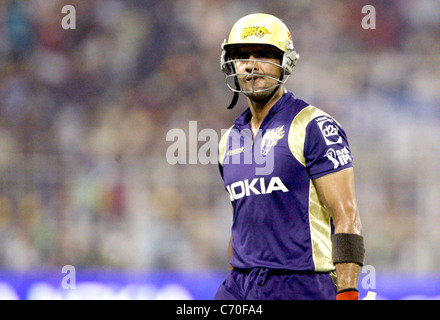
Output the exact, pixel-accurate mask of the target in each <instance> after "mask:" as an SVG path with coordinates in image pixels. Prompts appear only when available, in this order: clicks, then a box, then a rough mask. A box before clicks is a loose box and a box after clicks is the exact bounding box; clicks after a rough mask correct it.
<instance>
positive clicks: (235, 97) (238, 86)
mask: <svg viewBox="0 0 440 320" xmlns="http://www.w3.org/2000/svg"><path fill="white" fill-rule="evenodd" d="M283 78H284V72H283V73H281V76H280V79H279V80H280V81H281V82H282V79H283ZM234 84H235V89H237V90H240V85H239V83H238V79H237V77H236V76H235V77H234ZM281 84H282V83H280V84H279V85H277V86H276V87H275V88H274V89H273V90H272V92H271V93H270V94H269V95H268V96H267V97H264V98H261V99H260V100H253V99H251V98H249V99H250V100H252V101H262V100H266V101H269V100H270V99H272V97H273V96H274V95H275V93H276V92H277V91H278V89H279V88H280V86H281ZM238 98H239V93H238V91H235V92H234V96H233V97H232V101H231V103H230V104H229V106H228V108H227V109H229V110H231V109H233V108H234V107H235V105H236V104H237V102H238Z"/></svg>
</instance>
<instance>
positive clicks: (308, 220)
mask: <svg viewBox="0 0 440 320" xmlns="http://www.w3.org/2000/svg"><path fill="white" fill-rule="evenodd" d="M251 117H252V114H251V112H250V110H249V109H247V110H246V111H245V112H243V114H241V115H240V116H239V117H238V118H237V120H236V121H235V123H234V125H233V126H232V127H231V128H229V130H228V131H226V133H225V134H224V135H223V137H222V139H221V141H220V143H219V169H220V173H221V176H222V178H223V180H224V184H225V188H226V191H227V192H228V194H229V197H230V200H231V202H232V205H233V223H232V250H233V254H232V260H231V265H232V266H233V267H234V268H239V269H249V268H255V267H266V268H271V269H284V270H292V271H319V272H326V271H331V270H334V265H333V263H332V257H331V235H332V232H333V224H332V219H331V216H330V213H329V212H328V210H327V209H326V208H325V207H324V206H323V205H322V204H321V202H320V200H319V198H318V194H317V191H316V189H315V187H314V185H313V182H312V181H313V179H316V178H319V177H321V176H324V175H326V174H329V173H333V172H336V171H339V170H342V169H345V168H349V167H352V155H351V153H350V149H349V145H348V142H347V138H346V134H345V132H344V130H343V129H342V128H341V126H340V125H339V123H338V122H336V120H334V119H333V118H332V117H330V116H329V115H328V114H326V113H325V112H323V111H321V110H320V109H318V108H316V107H314V106H311V105H309V104H308V103H306V102H304V101H302V100H300V99H297V98H296V97H295V96H294V95H293V94H292V93H291V92H287V93H286V94H285V95H284V96H283V97H282V98H281V99H280V100H279V101H278V102H277V103H276V104H275V105H274V106H273V107H272V108H271V109H270V111H269V113H268V114H267V116H266V117H265V119H264V121H263V123H262V125H261V127H260V130H259V131H258V133H257V134H256V136H255V137H254V138H253V135H252V131H251V127H250V120H251Z"/></svg>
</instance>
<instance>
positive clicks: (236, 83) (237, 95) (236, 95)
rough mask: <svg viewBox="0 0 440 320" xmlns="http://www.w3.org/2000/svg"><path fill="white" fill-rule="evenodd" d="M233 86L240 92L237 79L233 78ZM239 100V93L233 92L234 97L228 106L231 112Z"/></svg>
mask: <svg viewBox="0 0 440 320" xmlns="http://www.w3.org/2000/svg"><path fill="white" fill-rule="evenodd" d="M234 84H235V88H236V89H237V90H240V85H239V84H238V80H237V77H235V78H234ZM238 98H239V93H238V92H237V91H235V92H234V96H233V97H232V101H231V103H230V104H229V106H228V109H229V110H231V109H233V108H234V107H235V105H236V104H237V101H238Z"/></svg>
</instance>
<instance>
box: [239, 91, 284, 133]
mask: <svg viewBox="0 0 440 320" xmlns="http://www.w3.org/2000/svg"><path fill="white" fill-rule="evenodd" d="M285 93H286V90H285V89H284V86H280V88H278V90H277V92H276V93H275V94H274V95H273V96H272V97H270V99H269V100H265V99H263V100H260V101H253V100H250V99H249V98H248V104H249V109H250V110H251V113H252V119H251V128H252V131H253V132H254V135H255V133H256V131H257V130H258V129H259V128H260V126H261V124H262V123H263V120H264V118H265V117H266V116H267V114H268V113H269V110H270V109H271V108H272V107H273V106H274V105H275V103H277V102H278V100H280V99H281V97H282V96H283V95H284V94H285Z"/></svg>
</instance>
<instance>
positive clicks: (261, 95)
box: [243, 88, 273, 101]
mask: <svg viewBox="0 0 440 320" xmlns="http://www.w3.org/2000/svg"><path fill="white" fill-rule="evenodd" d="M259 90H261V89H259ZM272 90H273V88H272ZM272 90H270V89H266V90H262V91H258V90H257V92H251V91H248V92H246V91H245V92H243V93H244V95H245V96H246V97H248V98H249V99H250V100H252V101H261V100H264V99H266V98H267V97H269V96H270V94H271V93H272Z"/></svg>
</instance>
